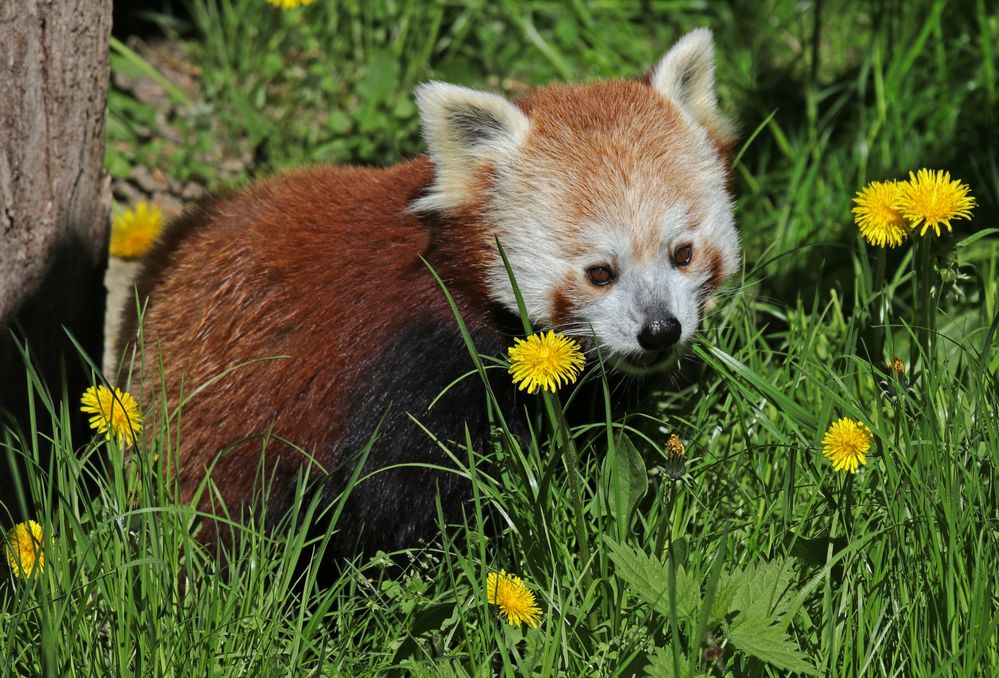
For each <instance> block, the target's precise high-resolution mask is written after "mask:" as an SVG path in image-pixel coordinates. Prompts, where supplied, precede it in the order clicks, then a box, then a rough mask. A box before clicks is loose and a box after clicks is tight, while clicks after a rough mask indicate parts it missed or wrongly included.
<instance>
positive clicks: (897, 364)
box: [891, 356, 905, 379]
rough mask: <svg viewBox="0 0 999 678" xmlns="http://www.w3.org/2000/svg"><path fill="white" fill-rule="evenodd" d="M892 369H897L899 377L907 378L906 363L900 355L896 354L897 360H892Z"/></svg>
mask: <svg viewBox="0 0 999 678" xmlns="http://www.w3.org/2000/svg"><path fill="white" fill-rule="evenodd" d="M891 367H892V369H893V370H894V371H895V376H896V377H898V378H899V379H904V378H905V363H903V362H902V359H901V358H899V357H898V356H895V360H894V361H892V365H891Z"/></svg>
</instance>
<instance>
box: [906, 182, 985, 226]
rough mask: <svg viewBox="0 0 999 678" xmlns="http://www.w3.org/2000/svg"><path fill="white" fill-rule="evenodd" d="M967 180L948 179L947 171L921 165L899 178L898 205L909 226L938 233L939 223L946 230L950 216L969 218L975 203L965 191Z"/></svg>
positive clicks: (951, 217) (967, 190) (967, 189)
mask: <svg viewBox="0 0 999 678" xmlns="http://www.w3.org/2000/svg"><path fill="white" fill-rule="evenodd" d="M970 190H971V189H970V188H969V187H968V185H967V184H964V183H961V182H960V181H958V180H956V179H955V180H953V181H952V180H951V178H950V172H943V171H938V170H928V169H921V170H919V171H918V172H917V173H915V174H913V173H912V172H909V180H908V181H905V182H902V185H901V189H900V191H901V193H900V198H899V207H900V209H901V210H902V215H903V216H904V217H905V218H906V219H908V220H909V221H910V222H911V224H912V228H913V229H915V228H917V227H918V226H919V225H920V224H922V226H923V227H922V229H920V231H919V235H926V231H927V230H928V229H929V228H933V231H934V232H935V233H936V234H937V236H938V237H939V235H940V225H941V224H943V225H944V226H946V227H947V230H948V231H950V230H951V227H950V220H951V219H970V218H971V210H972V208H974V207H976V206H977V204H976V203H975V199H974V198H973V197H972V196H970V195H968V192H969V191H970Z"/></svg>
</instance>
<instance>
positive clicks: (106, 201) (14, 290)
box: [0, 0, 111, 523]
mask: <svg viewBox="0 0 999 678" xmlns="http://www.w3.org/2000/svg"><path fill="white" fill-rule="evenodd" d="M110 33H111V0H0V408H2V409H4V410H7V413H8V414H7V415H6V420H5V421H2V422H0V423H3V424H7V425H11V424H13V427H12V428H15V429H16V428H20V429H21V430H23V431H26V430H27V422H26V421H25V418H24V415H25V413H26V408H27V396H26V392H27V389H26V379H25V366H24V362H23V360H22V357H21V354H20V351H19V350H18V348H17V344H16V343H15V341H14V339H13V338H12V334H13V335H16V336H17V337H18V341H23V340H24V339H26V340H27V343H28V346H29V349H30V352H31V356H32V360H33V362H34V364H35V365H36V367H37V368H38V370H39V372H40V374H41V375H42V376H43V378H44V379H45V380H46V382H47V385H48V387H49V389H50V390H51V391H52V392H53V394H54V395H55V396H56V397H58V396H59V395H60V394H61V392H62V383H63V382H62V380H63V378H65V379H66V384H67V387H68V389H67V390H68V393H69V394H70V396H71V397H74V398H78V397H79V391H81V390H82V388H83V385H84V384H85V383H89V381H90V373H89V371H88V370H87V369H85V368H84V367H83V365H82V361H81V359H80V357H79V355H78V353H77V351H76V350H75V349H74V348H73V347H72V344H71V343H70V341H69V340H68V339H67V336H66V332H65V331H64V330H63V328H64V327H65V328H66V330H68V331H69V332H71V333H72V334H73V336H74V337H76V339H77V340H78V341H79V342H80V343H81V345H82V346H83V347H84V349H85V350H86V351H87V352H88V353H89V354H90V355H91V357H92V358H93V359H94V360H95V361H96V364H97V365H100V356H101V350H102V332H101V324H102V322H103V308H104V290H103V285H102V277H103V272H104V268H105V266H106V262H107V256H106V246H107V223H108V211H109V205H110V193H109V191H108V182H107V178H106V175H105V173H104V169H103V156H104V118H105V110H106V105H107V85H108V39H109V36H110ZM73 409H74V410H75V409H76V408H75V407H74V408H73ZM43 418H44V419H47V417H43ZM6 457H7V455H6V453H5V452H0V503H3V504H6V505H7V508H8V509H14V506H13V504H12V503H11V498H12V496H11V492H10V490H11V486H12V477H11V473H13V471H12V470H11V469H8V467H7V459H6ZM3 514H4V511H3V509H2V508H0V523H2V522H5V521H4V516H3Z"/></svg>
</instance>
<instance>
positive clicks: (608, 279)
mask: <svg viewBox="0 0 999 678" xmlns="http://www.w3.org/2000/svg"><path fill="white" fill-rule="evenodd" d="M586 277H587V278H589V279H590V282H591V283H593V284H594V285H600V286H601V287H602V286H604V285H609V284H610V283H612V282H614V271H612V270H610V269H609V268H608V267H606V266H590V267H589V268H588V269H586Z"/></svg>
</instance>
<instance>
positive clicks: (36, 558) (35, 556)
mask: <svg viewBox="0 0 999 678" xmlns="http://www.w3.org/2000/svg"><path fill="white" fill-rule="evenodd" d="M4 550H5V551H6V552H7V562H8V563H9V564H10V569H11V571H12V572H13V573H14V576H15V577H22V576H25V577H30V576H32V575H34V574H35V573H36V572H37V573H38V574H41V572H42V569H43V568H44V567H45V552H44V550H43V549H42V526H41V525H39V524H38V523H36V522H35V521H34V520H29V521H27V522H23V523H18V524H17V525H15V526H14V528H13V529H12V530H11V531H10V532H8V533H7V545H6V549H4ZM36 568H37V569H36Z"/></svg>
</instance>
